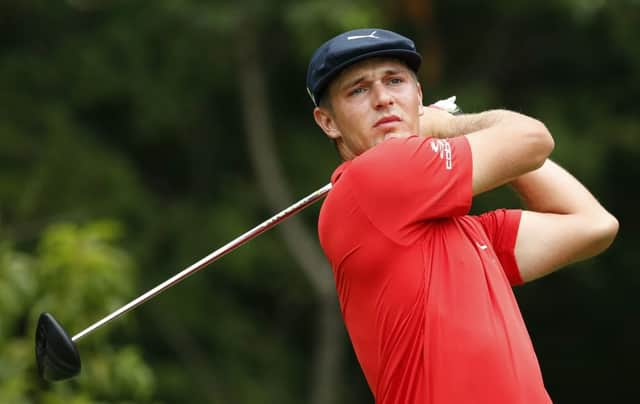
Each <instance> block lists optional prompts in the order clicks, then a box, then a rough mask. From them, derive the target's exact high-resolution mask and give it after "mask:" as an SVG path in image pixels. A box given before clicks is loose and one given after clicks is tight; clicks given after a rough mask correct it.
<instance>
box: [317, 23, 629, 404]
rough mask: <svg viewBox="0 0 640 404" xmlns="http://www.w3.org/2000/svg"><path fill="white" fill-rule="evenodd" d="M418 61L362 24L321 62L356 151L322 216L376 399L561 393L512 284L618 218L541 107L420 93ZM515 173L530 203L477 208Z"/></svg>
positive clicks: (398, 42) (329, 121)
mask: <svg viewBox="0 0 640 404" xmlns="http://www.w3.org/2000/svg"><path fill="white" fill-rule="evenodd" d="M420 63H421V56H420V55H419V54H418V53H417V52H416V49H415V46H414V43H413V42H412V41H411V40H410V39H407V38H405V37H403V36H401V35H399V34H397V33H394V32H390V31H386V30H383V29H358V30H354V31H350V32H345V33H343V34H340V35H338V36H336V37H334V38H332V39H330V40H329V41H327V42H326V43H324V44H323V45H322V46H320V47H319V48H318V49H317V50H316V52H315V53H314V55H313V56H312V58H311V61H310V64H309V69H308V74H307V89H308V92H309V94H310V96H311V98H312V100H313V102H314V104H315V106H316V107H315V109H314V111H313V115H314V118H315V121H316V123H317V124H318V125H319V126H320V128H322V130H323V131H324V133H325V134H326V135H327V136H328V137H329V138H331V139H332V140H333V141H334V142H335V145H336V147H337V150H338V152H339V154H340V156H341V157H342V159H343V160H344V162H343V163H342V164H341V165H340V166H339V167H338V168H337V169H336V170H335V172H334V173H333V175H332V178H331V182H332V184H333V188H332V190H331V191H330V192H329V195H328V197H327V198H326V200H325V201H324V203H323V205H322V209H321V212H320V217H319V229H318V231H319V237H320V243H321V245H322V248H323V250H324V252H325V254H326V256H327V258H328V260H329V261H330V263H331V266H332V268H333V274H334V277H335V283H336V289H337V292H338V297H339V301H340V307H341V311H342V315H343V318H344V323H345V325H346V328H347V331H348V333H349V337H350V339H351V342H352V344H353V347H354V350H355V353H356V355H357V358H358V361H359V363H360V365H361V367H362V370H363V372H364V375H365V377H366V380H367V383H368V385H369V387H370V389H371V391H372V393H373V395H374V397H375V401H376V403H380V404H390V403H407V404H409V403H416V404H422V403H447V404H449V403H453V404H464V403H488V404H496V403H509V404H514V403H527V404H532V403H533V404H537V403H549V402H551V399H550V397H549V395H548V393H547V391H546V389H545V387H544V383H543V379H542V376H541V372H540V366H539V364H538V360H537V358H536V354H535V352H534V349H533V346H532V343H531V339H530V337H529V334H528V332H527V329H526V326H525V323H524V321H523V319H522V316H521V314H520V311H519V308H518V304H517V302H516V299H515V297H514V294H513V291H512V286H514V285H519V284H522V283H524V282H529V281H532V280H534V279H537V278H540V277H542V276H544V275H547V274H549V273H551V272H553V271H555V270H556V269H558V268H561V267H563V266H566V265H567V264H570V263H572V262H576V261H579V260H583V259H586V258H589V257H592V256H594V255H596V254H598V253H600V252H602V251H603V250H605V249H606V248H607V247H608V246H609V245H610V244H611V243H612V241H613V239H614V237H615V235H616V233H617V231H618V222H617V220H616V219H615V218H614V217H613V216H612V215H611V214H610V213H609V212H607V210H605V209H604V208H603V207H602V206H601V205H600V204H599V203H598V201H597V200H596V199H595V198H594V197H593V196H592V195H591V193H590V192H589V191H588V190H587V189H586V188H585V187H584V186H583V185H582V184H581V183H580V182H579V181H578V180H576V179H575V178H574V177H573V176H572V175H571V174H569V173H568V172H567V171H565V170H564V169H562V168H561V167H560V166H558V165H557V164H556V163H554V162H552V161H551V160H549V158H548V157H549V155H550V153H551V151H552V150H553V147H554V141H553V138H552V137H551V134H550V133H549V131H548V130H547V128H546V127H545V125H544V124H543V123H541V122H540V121H538V120H536V119H534V118H531V117H529V116H526V115H522V114H519V113H515V112H511V111H507V110H490V111H486V112H482V113H478V114H465V115H456V116H454V115H452V114H449V113H447V112H445V111H443V110H440V109H438V108H435V107H426V106H424V105H423V94H422V89H421V86H420V83H419V82H418V81H417V79H416V72H417V71H418V68H419V67H420ZM505 184H509V185H511V186H512V187H513V188H514V189H515V191H516V192H517V193H518V194H519V195H520V196H521V198H522V199H523V201H524V203H525V205H526V210H514V209H497V210H494V211H489V212H486V213H483V214H481V215H477V216H475V215H469V210H470V207H471V203H472V200H473V197H474V196H476V195H479V194H481V193H483V192H486V191H489V190H491V189H494V188H496V187H499V186H501V185H505ZM543 298H544V297H543Z"/></svg>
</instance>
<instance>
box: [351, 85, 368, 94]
mask: <svg viewBox="0 0 640 404" xmlns="http://www.w3.org/2000/svg"><path fill="white" fill-rule="evenodd" d="M364 91H365V88H364V87H358V88H354V89H353V90H351V91H349V95H358V94H362V93H364Z"/></svg>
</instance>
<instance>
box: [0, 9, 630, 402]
mask: <svg viewBox="0 0 640 404" xmlns="http://www.w3.org/2000/svg"><path fill="white" fill-rule="evenodd" d="M360 26H381V27H387V28H390V29H395V30H398V31H400V32H402V33H405V34H406V35H409V36H412V37H413V38H414V39H415V40H416V43H417V44H418V46H419V48H420V50H421V51H422V53H423V55H424V56H425V62H424V66H425V67H424V69H423V70H422V71H421V73H420V78H421V79H422V85H423V89H424V93H425V98H426V100H427V101H430V100H436V99H439V98H444V97H448V96H450V95H453V94H455V95H457V96H458V100H459V102H460V104H461V105H462V106H463V109H464V110H465V111H469V112H472V111H479V110H483V109H489V108H496V107H506V108H510V109H514V110H518V111H522V112H524V113H527V114H530V115H533V116H535V117H538V118H540V119H541V120H543V121H544V122H545V123H546V124H547V126H548V127H549V128H550V129H551V131H552V133H553V134H554V137H555V139H556V150H555V151H554V155H553V158H554V159H555V160H556V161H558V162H559V163H561V164H562V165H563V166H565V167H567V168H568V169H569V170H570V171H571V172H572V173H574V174H575V175H576V176H577V177H578V178H580V179H581V180H582V181H583V182H584V183H585V184H586V185H587V186H588V187H589V188H590V189H592V190H593V192H594V193H595V195H596V196H597V197H598V198H599V199H600V200H601V201H602V202H603V204H604V205H605V206H607V207H608V208H610V210H611V211H612V212H613V213H614V214H615V215H616V216H617V217H618V218H619V219H620V222H621V231H620V235H619V238H618V240H617V241H616V243H615V244H614V246H613V247H612V248H611V249H610V250H609V251H608V252H607V253H606V254H604V255H603V256H601V257H598V258H597V259H594V260H590V261H587V262H585V263H582V264H578V265H574V266H572V267H571V268H567V269H566V270H564V271H561V272H559V273H557V274H554V275H552V276H550V277H548V278H545V279H543V280H541V281H539V282H535V283H533V284H531V285H526V286H524V287H521V288H518V289H516V293H517V296H518V299H519V302H520V304H521V307H522V310H523V314H524V317H525V319H526V321H527V325H528V327H529V330H530V332H531V335H532V338H533V340H534V343H535V345H536V350H537V352H538V356H539V358H540V361H541V364H542V368H543V369H542V370H543V373H544V375H545V380H546V384H547V386H548V388H549V391H550V393H551V395H552V397H553V398H554V401H557V402H561V403H564V402H580V403H588V402H594V403H600V402H612V401H620V400H616V399H617V398H618V397H623V396H624V394H627V393H634V391H633V386H634V382H635V379H634V374H633V372H629V371H628V370H632V369H635V364H636V363H637V361H638V360H639V359H640V357H639V353H640V349H638V345H637V340H638V337H639V336H640V331H639V330H638V329H637V326H636V324H635V323H636V321H635V319H637V312H638V304H637V303H635V299H634V297H635V290H636V289H637V287H638V286H639V283H640V277H639V276H638V274H637V271H635V267H636V263H637V262H638V261H639V260H640V257H639V256H638V249H637V248H636V247H635V246H636V244H637V242H638V236H637V233H636V232H635V229H636V228H638V224H639V223H638V218H637V215H636V212H635V211H636V208H637V200H638V196H639V191H638V190H637V189H636V187H635V186H634V185H635V184H636V183H637V178H638V174H640V173H639V171H640V170H639V169H638V165H637V164H636V161H637V159H638V156H639V155H640V141H639V140H638V134H639V133H640V121H639V120H638V113H637V106H636V100H637V99H640V52H638V51H637V38H640V4H639V3H638V1H636V0H616V1H606V0H589V1H587V0H562V1H555V0H543V1H538V2H531V1H524V0H517V1H513V0H499V1H494V2H490V3H487V2H472V1H468V0H449V1H418V0H402V1H390V0H387V1H379V2H374V3H371V2H366V3H365V2H364V1H362V0H354V1H351V2H341V1H336V0H327V1H320V0H307V1H297V2H294V1H289V0H269V1H257V0H253V1H252V0H242V1H237V2H229V1H222V0H217V1H202V0H183V1H177V0H158V1H155V2H142V1H124V0H111V1H109V0H68V1H66V2H51V1H38V0H27V1H24V0H5V1H3V2H1V3H0V89H1V90H0V105H1V106H2V108H0V402H1V403H16V404H21V403H126V402H131V403H134V402H135V403H146V402H166V403H182V402H193V403H201V402H202V403H204V402H211V403H213V402H220V403H227V402H228V403H255V402H264V403H284V404H286V403H292V404H293V403H300V402H307V401H308V396H307V392H308V390H309V385H310V378H311V371H310V369H311V368H312V366H313V364H312V363H310V361H311V358H312V352H313V350H314V342H313V341H314V338H315V337H316V335H317V334H318V333H319V330H317V329H315V327H316V324H317V323H316V322H315V321H314V318H315V317H316V316H317V302H315V301H314V300H313V298H312V296H313V292H312V290H311V288H310V285H309V284H308V283H307V280H306V279H305V278H304V276H303V274H302V272H301V271H300V270H299V269H298V268H297V267H296V265H295V263H294V262H293V260H292V259H291V256H290V254H289V252H288V251H287V249H286V247H285V245H284V244H283V242H282V240H281V239H280V238H279V237H278V235H277V233H273V232H269V233H266V234H264V235H262V236H260V237H259V238H258V239H256V240H254V241H252V242H251V245H249V246H246V247H243V248H242V249H240V250H238V251H235V252H233V253H232V254H230V255H228V256H226V257H224V259H222V260H221V261H219V262H217V263H216V264H215V265H213V266H212V267H211V268H209V269H207V270H206V271H204V272H202V273H199V274H197V275H194V278H193V279H189V280H187V281H185V282H184V283H183V284H181V285H180V286H179V287H176V288H173V289H171V290H170V291H167V292H166V293H165V294H163V295H162V296H158V297H157V298H156V299H155V300H154V301H153V303H149V304H147V305H145V306H143V307H140V308H139V309H137V310H136V311H135V312H131V313H128V314H127V315H126V318H123V319H120V320H118V321H117V322H114V324H113V325H109V326H108V327H106V328H105V329H104V330H99V331H96V332H94V333H92V334H91V335H90V336H87V337H86V339H84V338H83V339H82V340H81V341H79V344H78V345H79V349H80V352H81V356H82V358H83V365H84V368H83V372H82V374H81V375H80V376H79V377H78V378H77V379H75V380H73V381H70V382H65V383H59V384H53V385H48V384H45V383H43V382H42V381H40V380H38V378H37V377H36V375H35V364H34V354H33V350H34V347H33V332H34V327H35V321H36V319H37V315H38V314H39V313H40V312H41V311H49V312H52V313H54V314H55V315H56V317H57V318H58V319H59V320H60V322H61V323H62V324H63V325H64V326H65V328H66V329H68V330H69V331H70V332H77V331H80V330H81V329H83V328H85V327H86V326H88V325H90V324H91V323H93V322H94V321H96V320H98V319H100V318H102V317H103V316H104V315H106V314H108V313H109V312H110V311H112V310H114V309H115V308H117V307H119V306H120V305H122V304H124V303H126V302H127V301H128V300H130V299H132V298H134V297H135V296H137V295H139V294H140V293H142V292H143V291H144V290H147V289H149V288H151V287H153V286H155V285H156V284H158V283H159V282H161V281H163V280H165V279H167V278H168V277H169V276H171V275H173V274H174V273H176V272H178V271H179V270H181V269H183V268H184V267H186V266H188V265H189V264H190V263H192V262H194V261H196V260H197V259H199V258H201V257H202V256H204V255H206V254H207V253H209V252H210V251H212V250H213V249H214V248H217V247H218V246H220V245H222V244H224V243H226V242H227V241H228V240H230V239H231V238H233V237H235V236H237V235H239V234H241V233H242V232H244V231H245V230H247V229H248V228H250V227H252V226H254V225H255V224H256V223H259V222H260V221H262V220H263V219H265V218H266V217H269V216H271V214H272V213H273V212H270V211H269V210H268V209H267V208H266V207H265V204H264V201H263V200H262V197H261V195H260V191H259V188H258V186H257V183H256V175H255V174H254V172H253V168H252V166H251V163H250V161H249V158H248V156H247V144H246V137H245V135H244V131H245V128H246V123H245V122H243V120H242V113H241V100H240V96H241V95H240V87H239V85H238V80H239V76H238V74H237V70H238V69H237V65H236V63H237V61H236V60H237V59H236V58H235V57H234V55H235V54H236V52H238V49H237V48H236V44H237V40H236V38H237V35H238V34H239V33H241V32H242V31H243V30H253V32H255V33H256V34H257V37H258V38H259V40H260V43H259V45H260V51H261V55H260V56H261V57H262V61H263V65H264V70H265V71H264V72H263V73H264V75H265V77H266V78H267V79H268V90H269V100H270V104H269V105H268V106H266V107H268V109H269V111H270V113H271V116H272V121H273V125H274V129H275V131H276V133H277V134H278V136H277V139H276V143H277V148H278V153H279V156H280V159H281V164H282V165H283V167H284V169H285V170H286V172H287V180H288V181H289V182H290V185H291V188H292V192H293V193H294V194H297V195H300V196H302V195H305V194H307V193H308V192H310V191H312V190H315V189H316V188H317V187H319V186H321V185H323V184H325V183H326V182H327V181H328V178H329V176H330V174H331V171H332V169H333V168H334V167H335V166H336V165H337V164H338V158H337V155H336V153H335V150H334V149H333V146H332V145H331V143H330V142H329V141H328V140H326V139H325V137H324V136H322V134H321V132H320V130H319V129H318V128H316V127H315V125H314V123H313V120H312V117H311V108H312V106H311V103H310V101H309V100H308V97H307V95H306V92H305V90H304V82H305V74H306V64H307V60H308V58H309V56H310V55H311V52H312V51H313V50H314V49H315V47H316V46H318V45H319V44H320V43H321V42H322V41H324V40H325V39H327V38H328V37H330V36H332V35H335V34H337V33H338V32H340V31H342V30H345V29H350V28H355V27H360ZM240 51H241V50H240ZM310 156H311V157H312V158H310ZM292 202H293V201H292ZM517 205H518V201H517V200H516V198H515V197H514V196H513V194H512V193H511V192H510V191H509V190H508V189H502V190H499V191H496V192H493V193H490V194H487V195H483V196H482V197H481V198H478V199H477V200H476V201H475V203H474V210H475V211H483V210H486V209H490V208H495V207H499V206H517ZM283 208H284V207H283ZM317 209H318V207H317V206H315V207H313V208H310V209H309V210H308V211H305V212H303V213H302V214H301V216H302V217H303V218H304V220H305V222H306V223H307V224H308V227H309V229H311V230H313V229H314V225H315V218H316V215H317ZM105 218H106V219H105ZM344 344H345V346H348V345H349V343H348V341H347V340H345V341H344ZM348 352H349V357H348V360H347V361H346V362H345V364H344V366H343V368H344V369H343V370H344V378H343V383H342V384H341V385H340V386H336V389H337V390H338V391H339V394H338V395H339V397H340V401H339V402H344V403H347V402H349V403H355V402H358V403H360V402H363V403H364V402H371V401H372V399H371V395H370V393H369V391H368V389H367V387H366V385H365V382H364V379H363V377H362V375H361V373H360V370H359V369H358V367H357V364H356V363H355V359H354V356H353V354H352V353H351V352H350V351H348Z"/></svg>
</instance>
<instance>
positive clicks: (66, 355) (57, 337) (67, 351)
mask: <svg viewBox="0 0 640 404" xmlns="http://www.w3.org/2000/svg"><path fill="white" fill-rule="evenodd" d="M330 189H331V184H327V185H325V186H324V187H322V188H320V189H318V190H317V191H315V192H313V193H311V194H309V195H307V196H306V197H304V198H302V199H301V200H299V201H298V202H296V203H294V204H293V205H291V206H289V207H288V208H286V209H284V210H282V211H280V212H279V213H277V214H276V215H274V216H272V217H271V218H269V219H267V220H265V221H264V222H262V223H261V224H259V225H257V226H256V227H254V228H253V229H251V230H249V231H247V232H246V233H244V234H242V235H240V236H238V237H237V238H235V239H234V240H232V241H230V242H228V243H227V244H225V245H224V246H222V247H220V248H219V249H217V250H215V251H214V252H212V253H211V254H209V255H207V256H206V257H204V258H202V259H201V260H199V261H198V262H196V263H194V264H192V265H191V266H189V267H188V268H186V269H184V270H183V271H181V272H179V273H177V274H176V275H174V276H173V277H171V278H169V279H167V280H166V281H164V282H162V283H161V284H159V285H158V286H156V287H154V288H153V289H150V290H149V291H147V292H146V293H144V294H142V295H140V296H139V297H137V298H135V299H134V300H132V301H130V302H129V303H127V304H125V305H124V306H122V307H120V308H119V309H117V310H115V311H114V312H112V313H111V314H109V315H107V316H106V317H104V318H103V319H101V320H99V321H97V322H95V323H94V324H92V325H90V326H89V327H87V328H85V329H84V330H82V331H80V332H79V333H77V334H76V335H74V336H73V337H70V336H69V334H67V332H66V331H65V330H64V328H63V327H62V326H61V325H60V324H59V323H58V321H56V319H55V318H54V317H53V315H51V314H50V313H42V314H40V317H39V319H38V324H37V327H36V349H35V350H36V362H37V364H38V373H39V374H40V376H41V377H42V378H43V379H45V380H47V381H60V380H65V379H70V378H72V377H74V376H76V375H77V374H78V373H80V369H81V367H82V365H81V361H80V354H79V353H78V349H77V347H76V345H75V343H76V342H77V341H78V340H79V339H80V338H82V337H84V336H86V335H88V334H90V333H91V332H93V331H95V330H97V329H98V328H100V327H102V326H104V325H106V324H108V323H110V322H111V321H113V320H115V319H116V318H118V317H120V316H122V315H123V314H125V313H126V312H128V311H131V310H133V309H135V308H136V307H138V306H140V305H141V304H142V303H144V302H146V301H147V300H150V299H152V298H153V297H155V296H157V295H158V294H160V293H162V292H163V291H165V290H167V289H169V288H170V287H172V286H173V285H175V284H177V283H178V282H180V281H182V280H183V279H185V278H187V277H188V276H190V275H192V274H194V273H196V272H197V271H199V270H201V269H203V268H204V267H206V266H207V265H209V264H211V263H212V262H213V261H215V260H217V259H218V258H220V257H222V256H223V255H226V254H227V253H229V252H231V251H233V250H235V249H236V248H238V247H240V246H241V245H243V244H244V243H246V242H247V241H249V240H251V239H253V238H254V237H256V236H258V235H260V234H262V233H264V232H265V231H267V230H269V229H271V228H272V227H274V226H275V225H277V224H279V223H280V222H282V221H284V220H285V219H287V218H288V217H290V216H293V215H294V214H296V213H298V212H300V211H301V210H303V209H304V208H306V207H307V206H309V205H311V204H313V203H314V202H316V201H317V200H319V199H320V198H322V197H323V196H324V195H326V194H327V193H328V192H329V190H330Z"/></svg>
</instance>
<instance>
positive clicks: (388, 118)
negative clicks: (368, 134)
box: [373, 115, 401, 128]
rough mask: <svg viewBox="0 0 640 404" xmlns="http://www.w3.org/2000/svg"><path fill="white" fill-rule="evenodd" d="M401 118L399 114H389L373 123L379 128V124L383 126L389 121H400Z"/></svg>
mask: <svg viewBox="0 0 640 404" xmlns="http://www.w3.org/2000/svg"><path fill="white" fill-rule="evenodd" d="M400 121H401V119H400V117H399V116H397V115H389V116H385V117H383V118H381V119H379V120H378V121H377V122H376V124H375V125H373V127H374V128H377V127H378V126H382V125H385V124H389V123H393V122H400Z"/></svg>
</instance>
